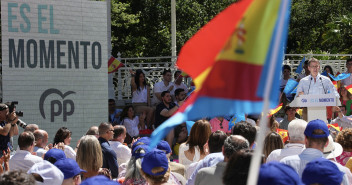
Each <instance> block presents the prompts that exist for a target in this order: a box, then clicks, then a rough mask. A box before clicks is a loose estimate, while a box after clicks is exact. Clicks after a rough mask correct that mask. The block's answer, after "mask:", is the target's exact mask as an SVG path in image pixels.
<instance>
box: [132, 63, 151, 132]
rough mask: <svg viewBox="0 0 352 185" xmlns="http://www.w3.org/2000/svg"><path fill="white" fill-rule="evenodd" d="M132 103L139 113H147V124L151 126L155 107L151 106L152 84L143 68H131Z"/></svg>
mask: <svg viewBox="0 0 352 185" xmlns="http://www.w3.org/2000/svg"><path fill="white" fill-rule="evenodd" d="M130 73H131V87H132V105H133V107H134V108H135V110H136V113H137V114H138V115H140V114H142V113H143V114H146V118H147V119H146V126H148V127H149V128H151V127H150V126H151V124H152V118H153V116H154V108H153V107H151V100H150V86H149V84H148V82H147V79H146V78H145V75H144V73H143V71H142V70H140V69H138V70H137V71H136V72H135V73H134V72H133V71H132V70H131V71H130Z"/></svg>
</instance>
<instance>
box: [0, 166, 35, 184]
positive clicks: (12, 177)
mask: <svg viewBox="0 0 352 185" xmlns="http://www.w3.org/2000/svg"><path fill="white" fill-rule="evenodd" d="M0 185H36V183H35V179H34V177H33V176H32V175H30V174H27V173H26V172H23V171H21V170H11V171H8V172H5V173H4V174H2V175H1V176H0Z"/></svg>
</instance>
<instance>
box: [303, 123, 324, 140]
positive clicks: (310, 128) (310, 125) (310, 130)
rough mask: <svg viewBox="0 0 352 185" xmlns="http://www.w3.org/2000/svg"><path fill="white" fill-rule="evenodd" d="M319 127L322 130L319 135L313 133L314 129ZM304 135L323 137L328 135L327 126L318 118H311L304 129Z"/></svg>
mask: <svg viewBox="0 0 352 185" xmlns="http://www.w3.org/2000/svg"><path fill="white" fill-rule="evenodd" d="M316 129H320V130H322V131H323V132H324V134H321V135H313V132H314V130H316ZM304 135H306V136H308V137H311V138H324V137H326V138H327V137H329V128H328V126H327V124H326V123H325V122H324V121H323V120H320V119H316V120H312V121H310V122H309V123H308V125H307V127H306V130H304Z"/></svg>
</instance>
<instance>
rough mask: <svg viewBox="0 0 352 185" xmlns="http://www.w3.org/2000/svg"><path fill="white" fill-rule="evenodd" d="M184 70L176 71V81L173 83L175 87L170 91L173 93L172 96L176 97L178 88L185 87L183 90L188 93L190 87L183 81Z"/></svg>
mask: <svg viewBox="0 0 352 185" xmlns="http://www.w3.org/2000/svg"><path fill="white" fill-rule="evenodd" d="M181 74H182V72H181V71H175V73H174V80H175V81H174V83H173V86H174V88H173V89H172V90H171V91H170V93H171V95H172V96H175V97H176V94H177V93H176V90H177V89H183V92H184V93H185V94H187V93H188V87H187V85H186V84H184V83H183V82H182V81H183V76H182V75H181Z"/></svg>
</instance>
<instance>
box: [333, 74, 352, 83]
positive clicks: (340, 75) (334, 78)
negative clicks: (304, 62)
mask: <svg viewBox="0 0 352 185" xmlns="http://www.w3.org/2000/svg"><path fill="white" fill-rule="evenodd" d="M350 75H351V73H341V74H339V75H338V76H337V77H334V76H332V75H331V74H330V73H329V76H330V77H331V78H332V79H333V80H334V81H339V80H343V79H345V78H348V77H350Z"/></svg>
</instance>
